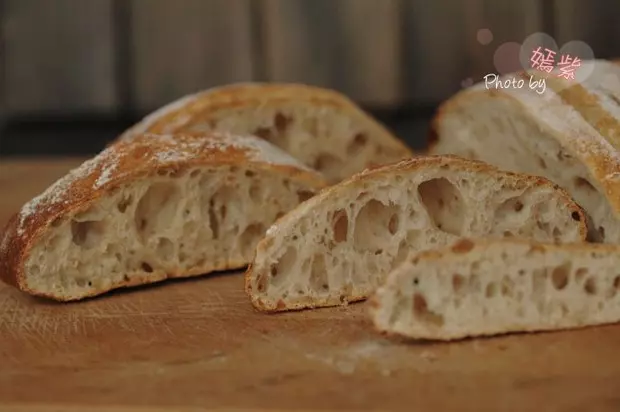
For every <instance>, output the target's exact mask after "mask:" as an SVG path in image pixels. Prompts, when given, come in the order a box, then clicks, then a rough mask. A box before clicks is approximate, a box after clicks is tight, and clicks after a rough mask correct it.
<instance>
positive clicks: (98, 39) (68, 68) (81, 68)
mask: <svg viewBox="0 0 620 412" xmlns="http://www.w3.org/2000/svg"><path fill="white" fill-rule="evenodd" d="M112 14H113V13H112V0H89V1H87V2H85V1H83V0H54V1H43V2H42V1H39V0H5V1H4V16H3V20H2V23H3V25H2V27H3V35H4V42H5V44H4V53H5V55H4V56H3V60H4V65H5V67H4V72H5V73H4V74H5V89H6V96H5V104H6V110H7V113H8V114H9V115H11V114H30V113H43V114H50V113H52V114H58V113H60V114H66V113H85V112H86V113H92V112H109V111H113V110H114V109H115V108H116V104H117V95H116V88H115V73H114V66H115V61H114V59H115V55H114V48H113V27H112Z"/></svg>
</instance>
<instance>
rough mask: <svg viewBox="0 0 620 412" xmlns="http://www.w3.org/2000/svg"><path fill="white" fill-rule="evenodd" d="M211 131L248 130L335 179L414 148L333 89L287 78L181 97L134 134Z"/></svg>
mask: <svg viewBox="0 0 620 412" xmlns="http://www.w3.org/2000/svg"><path fill="white" fill-rule="evenodd" d="M207 130H217V131H225V132H232V133H235V134H243V135H246V134H251V135H256V136H258V137H261V138H263V139H266V140H269V141H270V142H271V143H273V144H275V145H276V146H278V147H280V148H281V149H283V150H284V151H286V152H288V153H290V154H291V155H292V156H293V157H295V158H298V159H300V160H301V161H302V162H304V163H305V164H306V165H308V166H310V167H312V168H313V169H316V170H319V171H320V172H321V173H323V174H324V175H325V176H326V177H327V178H328V180H330V181H332V182H336V181H339V180H341V179H343V178H345V177H349V176H351V175H352V174H354V173H356V172H359V171H361V170H363V169H364V168H366V167H369V166H373V165H379V164H384V163H392V162H395V161H398V160H401V159H404V158H408V157H410V156H411V155H412V152H411V151H410V149H409V148H408V147H407V146H406V145H405V144H404V143H403V142H401V141H400V140H399V139H398V138H396V137H395V136H394V135H392V134H391V133H390V132H389V131H388V130H387V129H386V128H385V127H384V126H383V125H381V124H380V123H379V122H377V121H376V120H374V119H373V118H372V117H371V116H369V115H368V114H367V113H365V112H364V111H363V110H362V109H361V108H360V107H358V106H357V105H356V104H355V103H354V102H353V101H351V100H350V99H349V98H347V97H346V96H344V95H342V94H340V93H338V92H335V91H333V90H329V89H324V88H319V87H314V86H307V85H302V84H287V83H273V84H269V83H239V84H231V85H227V86H222V87H218V88H214V89H209V90H206V91H202V92H199V93H196V94H193V95H189V96H185V97H183V98H181V99H179V100H177V101H175V102H172V103H170V104H168V105H166V106H164V107H162V108H161V109H159V110H157V111H155V112H153V113H152V114H150V115H149V116H147V117H146V118H145V119H144V120H142V121H141V122H140V123H138V124H136V125H135V126H133V127H132V128H130V129H129V130H127V131H126V132H125V133H123V134H122V135H121V136H120V137H119V138H118V140H127V139H131V138H132V136H135V135H136V134H140V133H144V132H151V133H179V132H196V131H197V132H202V131H207Z"/></svg>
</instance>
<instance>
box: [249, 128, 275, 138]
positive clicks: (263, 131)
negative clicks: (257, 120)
mask: <svg viewBox="0 0 620 412" xmlns="http://www.w3.org/2000/svg"><path fill="white" fill-rule="evenodd" d="M253 134H254V136H258V137H260V138H261V139H264V140H271V138H272V137H273V133H272V131H271V129H269V128H268V127H259V128H258V129H256V130H254V133H253Z"/></svg>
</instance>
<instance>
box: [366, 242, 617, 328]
mask: <svg viewBox="0 0 620 412" xmlns="http://www.w3.org/2000/svg"><path fill="white" fill-rule="evenodd" d="M619 266H620V248H618V246H616V245H602V244H593V243H582V244H570V245H553V244H538V243H535V242H532V241H527V240H523V239H503V240H495V241H491V240H489V239H478V240H469V239H465V240H461V241H458V242H457V243H456V244H454V245H452V246H450V247H445V248H442V249H438V250H433V251H426V252H422V253H420V254H419V255H417V256H415V257H410V258H408V259H407V260H406V261H405V262H404V263H403V264H401V265H400V266H399V267H398V268H396V269H395V270H394V271H392V272H391V273H390V274H389V275H388V276H387V277H386V280H385V283H384V284H383V285H382V286H381V287H379V288H378V290H377V291H376V293H375V295H374V296H373V297H372V299H371V300H370V301H369V304H370V308H371V309H370V312H371V317H372V319H373V322H374V324H375V326H376V328H377V329H378V330H380V331H382V332H387V333H388V334H394V335H400V336H404V337H408V338H414V339H432V340H451V339H459V338H465V337H469V336H481V335H497V334H503V333H508V332H526V331H544V330H553V329H566V328H577V327H583V326H590V325H598V324H604V323H612V322H618V321H620V270H619Z"/></svg>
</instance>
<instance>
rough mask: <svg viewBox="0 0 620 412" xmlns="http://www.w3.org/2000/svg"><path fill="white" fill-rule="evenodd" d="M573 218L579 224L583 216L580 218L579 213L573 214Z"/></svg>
mask: <svg viewBox="0 0 620 412" xmlns="http://www.w3.org/2000/svg"><path fill="white" fill-rule="evenodd" d="M571 217H572V218H573V220H576V221H577V222H579V221H580V220H581V216H579V213H578V212H573V213H571Z"/></svg>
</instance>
